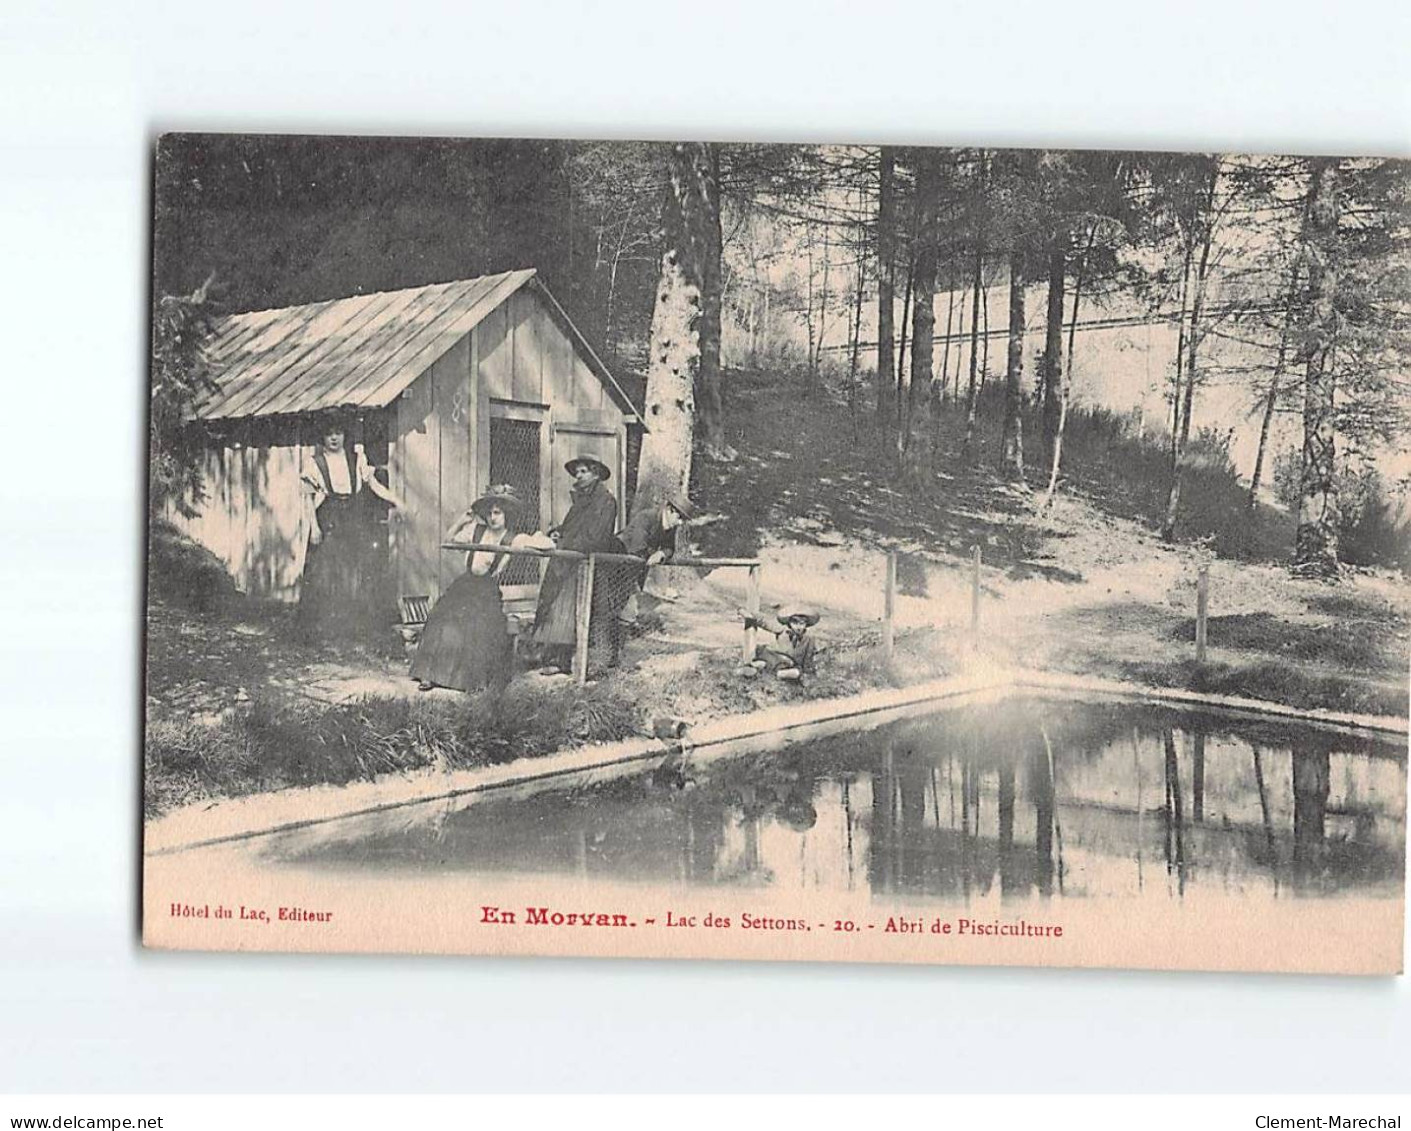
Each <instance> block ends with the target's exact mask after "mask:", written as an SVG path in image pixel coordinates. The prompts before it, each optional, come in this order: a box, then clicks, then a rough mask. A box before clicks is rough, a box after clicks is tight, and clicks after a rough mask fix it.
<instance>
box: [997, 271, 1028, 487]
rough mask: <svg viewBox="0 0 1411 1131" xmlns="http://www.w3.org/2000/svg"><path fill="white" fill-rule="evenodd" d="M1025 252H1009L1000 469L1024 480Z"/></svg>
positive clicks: (1008, 474) (1006, 473) (1007, 474)
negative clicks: (1007, 329) (1007, 324)
mask: <svg viewBox="0 0 1411 1131" xmlns="http://www.w3.org/2000/svg"><path fill="white" fill-rule="evenodd" d="M1023 407H1024V253H1023V251H1022V250H1021V249H1019V248H1018V247H1015V248H1012V249H1011V250H1010V253H1009V356H1008V359H1007V361H1006V363H1005V370H1004V428H1003V430H1002V432H1001V435H1000V469H1001V471H1003V473H1004V474H1005V475H1006V476H1010V477H1013V478H1016V479H1019V480H1021V481H1022V480H1023V478H1024V417H1023Z"/></svg>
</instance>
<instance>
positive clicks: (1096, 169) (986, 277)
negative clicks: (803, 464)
mask: <svg viewBox="0 0 1411 1131" xmlns="http://www.w3.org/2000/svg"><path fill="white" fill-rule="evenodd" d="M156 188H157V191H156V202H157V210H156V246H157V248H158V258H157V262H156V264H155V276H156V285H155V294H156V295H157V296H158V303H159V308H160V310H161V312H162V319H161V320H160V321H161V323H162V325H163V326H165V327H166V329H165V330H164V332H163V334H164V336H162V335H159V339H160V340H157V341H156V342H155V344H154V352H155V354H156V356H155V361H156V364H157V366H158V367H159V368H160V367H161V366H163V365H168V366H170V365H171V364H174V363H173V362H172V358H173V357H178V354H175V353H174V352H173V351H174V350H178V346H176V345H173V344H172V343H173V342H177V343H180V342H185V341H186V339H185V338H183V336H182V335H181V334H180V333H175V334H173V332H172V327H173V326H174V325H179V323H180V320H181V318H182V317H183V313H182V312H183V310H184V311H185V315H184V316H185V317H189V318H191V319H193V320H196V319H205V318H208V317H209V315H210V313H211V309H212V304H214V305H215V306H216V307H217V308H218V309H229V310H240V309H251V308H256V307H266V306H278V305H285V304H290V303H297V302H306V301H312V300H314V299H319V298H328V297H333V296H338V295H346V294H352V293H356V292H358V291H369V290H383V289H390V288H394V287H398V286H410V285H414V284H418V283H424V282H429V281H437V280H443V279H451V278H461V277H468V276H472V275H477V274H482V273H486V272H491V271H499V270H506V269H509V268H512V267H522V266H533V267H535V268H537V269H538V270H539V271H540V272H541V274H542V275H543V277H544V279H545V281H546V282H547V284H548V286H549V287H550V289H551V290H553V291H554V293H555V294H556V295H557V296H558V297H559V298H560V300H561V301H562V302H563V304H564V305H565V307H566V308H567V309H568V310H569V312H570V313H571V314H572V315H573V317H574V319H575V321H576V322H577V323H578V325H579V326H580V328H581V329H583V330H584V332H585V333H587V334H588V336H589V337H590V339H591V340H593V341H594V343H595V344H596V345H599V346H600V347H601V348H602V349H603V350H604V351H605V353H606V354H608V355H609V356H610V357H611V358H613V359H614V361H615V363H616V365H617V367H618V368H619V369H620V370H622V371H623V372H625V373H630V374H635V375H637V376H638V378H639V379H640V380H642V381H643V382H644V387H645V396H644V403H645V412H646V416H647V420H648V422H649V424H650V426H651V432H650V433H649V434H648V436H647V437H646V439H645V441H644V445H643V450H642V456H641V463H640V471H639V486H645V488H646V489H645V490H643V491H640V492H639V498H641V499H643V500H647V499H651V498H653V497H655V496H656V495H657V494H658V493H659V492H661V491H669V490H674V489H677V488H680V487H683V486H685V485H686V484H688V483H689V481H690V477H691V461H692V459H693V458H708V459H723V460H729V459H730V458H732V455H733V453H732V452H731V450H730V447H729V444H728V443H727V439H726V431H725V428H724V424H723V421H724V419H725V417H726V415H727V413H728V409H729V404H730V396H731V382H732V381H734V380H747V379H748V374H749V373H750V372H751V371H752V370H759V369H762V368H770V367H773V368H788V369H789V370H790V371H791V372H792V373H794V374H795V375H796V377H797V380H798V381H799V395H801V396H805V397H809V396H817V395H822V394H823V392H824V384H825V378H826V380H827V382H828V383H829V394H830V395H833V394H836V393H841V395H842V402H845V404H846V406H847V411H848V412H849V413H850V414H851V415H852V417H853V419H854V421H855V422H856V421H858V420H860V419H866V420H868V421H870V424H868V425H867V427H868V430H869V431H870V432H871V433H872V435H873V436H874V438H875V439H876V441H877V449H876V450H877V452H878V457H877V458H878V460H879V462H880V463H882V464H883V465H884V467H885V470H886V471H887V472H888V473H889V474H891V475H893V476H894V477H896V479H897V480H898V481H904V482H905V483H906V484H907V485H908V488H909V489H911V490H915V491H928V490H936V489H937V487H936V483H937V474H938V472H940V471H941V470H942V469H943V467H944V464H945V461H947V460H957V459H960V460H967V461H974V460H977V459H982V458H984V459H991V460H993V461H994V464H995V466H996V468H997V469H998V470H999V471H1000V472H1001V473H1002V474H1003V475H1005V476H1007V477H1009V478H1011V479H1012V480H1013V481H1014V482H1015V483H1016V485H1023V486H1024V487H1026V488H1027V487H1032V488H1033V489H1034V490H1035V492H1036V496H1037V505H1046V504H1047V503H1048V502H1049V501H1051V500H1052V498H1053V497H1054V495H1055V493H1056V492H1057V491H1059V490H1060V489H1061V484H1062V481H1063V480H1062V467H1063V458H1064V457H1063V444H1064V436H1065V430H1066V427H1067V421H1068V419H1069V410H1070V408H1071V406H1072V388H1073V384H1072V383H1073V377H1074V373H1073V370H1074V358H1075V351H1074V340H1075V335H1076V334H1077V332H1078V330H1079V328H1080V312H1081V311H1082V310H1084V309H1085V304H1086V309H1088V310H1092V309H1093V308H1094V305H1095V304H1096V306H1097V307H1098V308H1099V309H1105V310H1106V309H1110V310H1113V311H1121V312H1124V313H1129V314H1130V313H1132V312H1137V313H1138V314H1140V315H1141V316H1143V317H1146V318H1148V319H1156V320H1159V321H1160V322H1162V323H1163V324H1168V325H1170V326H1172V327H1174V328H1175V334H1176V337H1175V348H1174V349H1171V350H1170V351H1169V353H1170V355H1169V356H1167V357H1163V358H1160V359H1158V360H1159V363H1160V370H1159V372H1161V373H1163V374H1164V376H1163V377H1162V380H1163V382H1164V391H1165V398H1166V405H1167V412H1168V417H1167V420H1166V421H1165V431H1166V432H1167V433H1168V438H1167V441H1166V442H1167V445H1168V446H1167V449H1166V456H1165V458H1166V482H1165V484H1164V485H1163V488H1162V489H1163V490H1164V491H1165V492H1166V499H1167V503H1166V508H1165V518H1164V521H1163V522H1162V523H1161V528H1162V534H1163V536H1164V537H1166V538H1167V539H1171V538H1174V537H1175V533H1176V529H1177V519H1178V516H1179V515H1180V513H1181V509H1182V492H1183V489H1184V487H1185V484H1186V480H1187V475H1188V469H1189V466H1190V461H1191V458H1192V451H1193V443H1194V441H1195V439H1196V437H1195V435H1194V434H1193V429H1192V421H1193V419H1195V418H1196V417H1197V415H1198V411H1199V406H1200V404H1201V399H1202V396H1203V395H1204V394H1206V392H1207V390H1208V389H1209V388H1210V387H1211V384H1212V382H1215V381H1218V382H1220V383H1221V384H1222V385H1223V386H1228V385H1230V383H1232V382H1235V383H1237V384H1238V387H1239V388H1240V389H1241V390H1242V397H1243V402H1244V403H1245V404H1246V406H1247V410H1248V413H1249V427H1250V428H1251V430H1252V432H1254V433H1257V435H1258V445H1257V449H1256V452H1255V457H1254V459H1253V461H1252V464H1251V466H1250V467H1249V468H1248V469H1242V473H1243V474H1244V475H1245V476H1246V478H1247V480H1248V499H1249V506H1250V507H1251V508H1252V507H1253V506H1254V505H1255V502H1256V500H1257V499H1258V498H1259V496H1260V491H1261V485H1264V484H1268V483H1269V482H1270V481H1271V480H1274V479H1279V482H1278V483H1277V484H1276V486H1277V488H1278V494H1279V496H1280V497H1281V498H1284V499H1286V500H1287V501H1288V502H1289V503H1290V505H1291V509H1293V510H1295V511H1296V523H1297V534H1296V538H1295V540H1294V550H1293V560H1292V562H1291V565H1292V566H1293V567H1294V568H1295V569H1296V570H1297V571H1299V572H1301V573H1304V574H1308V575H1314V576H1332V575H1334V574H1335V573H1336V570H1337V568H1338V561H1339V532H1340V530H1341V529H1342V528H1343V527H1344V525H1345V523H1344V521H1343V520H1344V517H1345V516H1344V511H1345V508H1346V505H1347V503H1348V502H1349V499H1348V498H1347V496H1348V494H1349V487H1348V484H1349V483H1353V482H1357V483H1361V484H1363V485H1364V488H1365V484H1366V482H1367V477H1366V474H1365V470H1366V468H1367V467H1368V466H1371V465H1372V464H1374V463H1375V461H1376V459H1377V458H1379V456H1380V455H1382V454H1385V453H1387V452H1390V451H1394V450H1396V449H1397V448H1398V447H1399V446H1400V445H1401V444H1402V442H1403V439H1404V436H1405V434H1406V429H1407V424H1408V417H1407V408H1408V405H1411V397H1408V389H1407V381H1408V361H1411V272H1409V271H1408V267H1411V259H1408V250H1411V245H1409V244H1408V236H1411V199H1409V198H1408V189H1409V188H1411V177H1409V176H1408V168H1407V165H1406V163H1404V162H1398V161H1392V160H1379V159H1368V158H1328V157H1324V158H1308V157H1297V158H1275V157H1230V156H1219V155H1210V154H1164V153H1123V152H1078V151H1037V150H1029V151H1020V150H985V149H975V148H966V149H935V148H907V147H888V146H881V147H864V146H842V147H838V146H832V147H829V146H776V145H725V144H705V143H679V144H668V143H621V142H603V143H595V142H548V141H534V142H525V141H457V140H426V139H422V140H390V139H336V140H330V139H315V138H277V137H259V138H241V137H214V136H204V137H203V136H177V137H172V138H165V139H163V141H162V143H161V149H160V156H159V160H158V163H157V186H156ZM212 275H213V276H214V279H215V282H214V283H213V284H208V280H209V279H210V278H211V277H212ZM178 296H188V300H187V301H185V302H184V305H183V301H184V300H182V299H180V298H179V297H178ZM992 302H993V304H994V305H997V306H1002V309H996V310H993V311H992V310H991V309H990V306H991V305H992ZM1038 324H1041V325H1042V342H1043V346H1042V349H1041V350H1040V351H1038V352H1037V354H1036V355H1035V356H1032V357H1030V356H1026V347H1025V341H1026V330H1027V329H1029V328H1031V326H1033V325H1038ZM992 327H993V329H992ZM992 337H993V338H994V339H995V345H996V349H995V357H994V364H995V366H996V367H997V369H998V372H997V373H996V374H995V375H994V378H995V380H996V382H1000V380H1001V378H1000V374H1001V373H1002V388H1003V395H1002V397H1000V396H996V397H982V396H981V395H980V393H981V389H982V386H983V385H984V383H985V382H986V380H987V378H988V377H989V376H990V373H989V370H990V365H991V360H990V356H989V348H988V347H989V342H990V340H991V338H992ZM1230 343H1235V344H1236V345H1237V347H1238V351H1239V352H1238V362H1237V363H1235V362H1232V361H1231V360H1230V357H1229V356H1228V347H1229V345H1230ZM179 348H180V349H188V348H189V346H186V345H182V346H180V347H179ZM178 368H179V366H178ZM1118 379H1120V375H1118ZM198 384H199V381H198V380H197V379H194V378H192V379H187V380H184V381H167V382H165V383H164V388H166V389H167V390H169V391H170V395H171V396H173V397H177V398H179V397H182V396H189V395H190V391H191V390H192V389H193V388H195V387H196V386H197V385H198ZM987 406H995V407H994V408H993V409H992V411H995V412H996V413H997V414H1000V419H999V421H998V424H999V426H1000V434H1001V442H1000V443H999V444H998V445H997V448H996V450H995V451H994V452H993V453H982V452H980V451H979V450H978V445H977V444H976V443H975V437H976V434H977V423H978V421H977V417H978V415H979V414H980V413H982V412H984V411H986V410H987ZM156 415H157V413H156V409H155V407H154V417H155V416H156ZM161 415H162V418H163V419H170V418H172V412H171V410H170V407H169V406H168V408H167V409H165V410H164V412H163V414H161ZM177 415H179V413H178V414H177ZM948 415H949V416H951V417H952V418H953V419H954V420H955V421H957V422H963V423H964V425H965V427H964V430H963V432H964V435H965V437H966V441H965V444H964V447H963V449H962V450H961V451H958V452H957V451H947V450H944V448H943V445H942V443H941V440H940V425H941V422H942V421H943V420H944V419H946V418H947V416H948ZM1276 418H1280V419H1286V420H1291V419H1296V420H1297V421H1299V423H1300V425H1301V428H1300V431H1301V436H1302V443H1301V449H1300V450H1298V451H1297V452H1296V453H1295V456H1296V458H1295V459H1294V460H1293V461H1292V464H1291V462H1290V457H1288V456H1283V457H1281V461H1280V459H1276V455H1278V453H1275V452H1272V451H1270V450H1269V445H1270V443H1271V436H1272V435H1273V434H1274V429H1273V428H1272V424H1273V422H1274V421H1275V419H1276ZM1026 422H1027V424H1028V426H1029V427H1030V428H1032V429H1034V430H1035V431H1036V434H1033V435H1026V433H1025V428H1026ZM159 441H160V436H158V435H157V430H156V429H154V442H158V444H159ZM158 455H159V453H157V452H156V451H155V450H154V460H156V459H157V458H158ZM1369 461H1371V463H1369ZM1276 463H1277V464H1278V466H1277V467H1276V466H1275V465H1276ZM164 474H166V475H167V476H168V477H169V478H171V479H172V480H173V481H176V480H179V478H180V477H179V475H174V474H173V473H171V472H170V470H168V471H167V472H165V473H164ZM1364 495H1365V490H1364Z"/></svg>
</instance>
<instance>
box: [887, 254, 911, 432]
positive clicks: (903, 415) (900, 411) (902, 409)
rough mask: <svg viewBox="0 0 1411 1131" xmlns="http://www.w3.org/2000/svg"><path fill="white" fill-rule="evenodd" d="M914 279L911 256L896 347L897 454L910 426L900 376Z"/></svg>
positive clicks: (909, 406) (904, 361) (904, 358)
mask: <svg viewBox="0 0 1411 1131" xmlns="http://www.w3.org/2000/svg"><path fill="white" fill-rule="evenodd" d="M915 279H916V260H915V258H911V259H910V260H909V261H908V262H907V265H906V287H905V288H904V289H903V290H902V299H901V342H900V344H899V345H898V347H897V386H896V387H897V419H896V428H895V429H894V431H893V433H892V436H893V442H894V443H895V444H896V449H897V454H898V455H900V454H901V453H902V452H904V451H905V450H906V437H907V430H908V429H909V428H910V426H911V398H910V397H909V396H908V390H907V388H906V385H905V383H904V382H903V381H902V379H901V378H902V374H903V373H905V372H906V328H907V321H908V319H907V315H908V314H909V313H910V312H911V289H912V286H913V285H914V283H915Z"/></svg>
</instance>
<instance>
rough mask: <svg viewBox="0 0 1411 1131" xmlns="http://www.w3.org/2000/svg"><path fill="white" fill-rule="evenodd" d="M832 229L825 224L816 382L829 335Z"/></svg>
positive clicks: (815, 354) (816, 351) (815, 351)
mask: <svg viewBox="0 0 1411 1131" xmlns="http://www.w3.org/2000/svg"><path fill="white" fill-rule="evenodd" d="M830 235H831V231H830V229H829V226H828V225H827V224H825V225H823V293H822V294H821V295H820V296H819V299H818V342H817V344H816V345H815V346H814V357H813V378H814V382H815V384H816V383H817V381H818V377H819V374H820V373H821V371H822V368H823V341H824V339H825V338H827V336H828V267H829V260H830V259H831V258H832V255H831V247H830V244H829V236H830Z"/></svg>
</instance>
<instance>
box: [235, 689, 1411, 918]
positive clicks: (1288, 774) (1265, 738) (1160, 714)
mask: <svg viewBox="0 0 1411 1131" xmlns="http://www.w3.org/2000/svg"><path fill="white" fill-rule="evenodd" d="M1405 835H1406V760H1405V748H1404V745H1402V744H1400V743H1394V742H1393V741H1391V739H1390V738H1389V737H1367V736H1365V735H1360V734H1355V733H1351V732H1347V731H1343V730H1338V729H1333V728H1327V727H1322V726H1318V725H1314V724H1306V723H1294V722H1289V721H1284V720H1272V719H1254V718H1249V717H1236V716H1231V715H1221V714H1212V713H1197V712H1193V711H1188V710H1178V709H1174V708H1168V707H1163V706H1153V705H1149V704H1131V703H1111V702H1073V701H1058V700H1045V699H1037V698H1029V699H1009V700H1005V701H1003V702H1001V703H997V704H996V703H991V704H988V705H975V706H969V707H961V708H954V709H951V710H946V711H941V712H937V713H935V714H931V715H929V716H925V717H921V718H912V719H908V720H905V721H901V722H895V723H891V724H888V725H886V726H883V727H880V728H878V729H875V730H871V731H864V732H852V733H848V734H834V735H831V736H829V737H824V738H814V739H808V740H804V741H800V742H796V743H792V744H790V745H786V746H784V747H783V748H782V749H775V750H772V751H769V752H760V753H753V754H743V755H740V754H736V755H731V756H717V757H711V756H709V754H708V752H707V751H699V752H693V753H692V754H690V755H688V757H687V758H686V759H685V761H684V762H682V761H681V760H680V759H676V758H668V759H665V760H658V761H653V762H650V763H646V764H644V765H642V766H638V767H635V768H631V769H628V770H623V769H622V768H620V767H619V768H613V769H611V770H608V771H597V772H591V773H588V774H579V775H575V776H574V777H572V778H566V779H558V780H550V781H547V782H542V783H537V784H531V785H528V786H520V787H516V788H514V789H506V790H492V791H487V792H484V793H479V794H472V795H466V796H462V797H459V798H454V799H449V800H447V799H442V800H439V801H432V802H425V803H421V804H417V805H413V806H410V807H407V808H403V809H399V810H393V811H391V812H386V813H377V814H368V815H364V816H358V817H351V818H346V819H343V820H339V821H335V822H331V823H328V824H325V825H320V826H316V827H314V828H312V829H302V830H294V831H290V832H284V833H278V834H274V835H271V836H268V837H263V838H259V839H258V840H256V841H253V842H249V843H248V844H247V850H253V851H254V852H255V854H256V855H257V856H258V857H259V859H260V861H261V863H262V864H263V865H265V866H274V867H276V868H281V867H292V868H298V869H315V870H325V869H328V870H334V871H338V872H342V873H353V874H379V875H382V876H385V877H388V878H391V877H392V876H393V875H396V874H398V873H415V874H420V875H423V876H429V875H431V874H435V873H464V874H479V875H483V876H486V877H489V876H497V877H500V878H504V879H512V878H514V877H548V878H577V879H580V880H595V881H606V882H618V883H643V884H652V885H676V886H681V887H684V888H694V889H725V888H741V889H760V888H769V889H774V890H777V891H779V892H792V891H808V892H811V893H817V894H821V895H829V894H841V893H854V894H860V895H862V896H877V897H881V896H886V897H889V898H894V897H896V896H907V897H915V898H922V899H964V898H967V897H970V896H983V895H989V894H991V893H994V894H998V895H999V896H1001V897H1003V898H1006V899H1008V898H1010V897H1023V898H1033V897H1035V896H1037V897H1054V898H1058V897H1062V898H1066V899H1074V898H1078V899H1082V898H1086V897H1095V896H1100V897H1114V896H1118V897H1120V896H1134V897H1144V898H1156V899H1162V900H1180V899H1182V898H1183V897H1186V896H1188V895H1190V894H1192V893H1195V892H1199V891H1202V890H1210V891H1218V892H1221V893H1223V894H1228V895H1241V896H1243V895H1256V894H1261V893H1262V894H1267V895H1271V896H1281V895H1298V896H1304V897H1329V896H1337V895H1344V894H1345V895H1357V896H1389V895H1398V894H1399V893H1400V890H1401V887H1402V884H1403V877H1404V860H1405V855H1404V843H1405Z"/></svg>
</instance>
